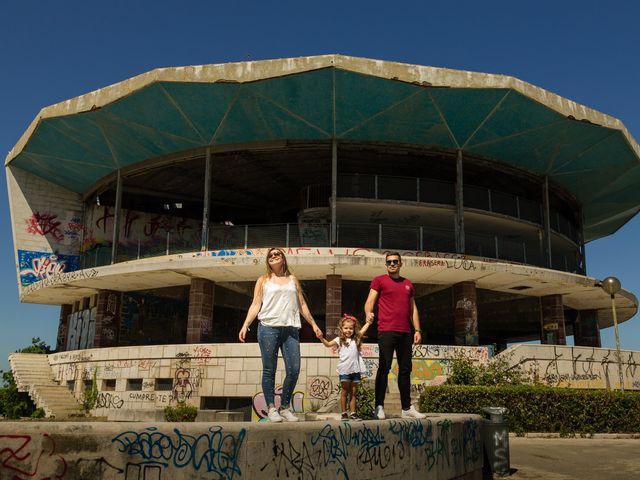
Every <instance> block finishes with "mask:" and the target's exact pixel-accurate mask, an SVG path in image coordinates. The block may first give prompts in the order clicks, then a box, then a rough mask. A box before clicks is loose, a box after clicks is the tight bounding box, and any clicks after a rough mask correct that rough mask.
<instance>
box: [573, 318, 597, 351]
mask: <svg viewBox="0 0 640 480" xmlns="http://www.w3.org/2000/svg"><path fill="white" fill-rule="evenodd" d="M573 340H574V343H575V345H576V347H597V348H600V347H601V346H602V344H601V343H600V328H598V311H597V310H580V311H579V312H578V316H577V318H576V321H575V323H574V324H573Z"/></svg>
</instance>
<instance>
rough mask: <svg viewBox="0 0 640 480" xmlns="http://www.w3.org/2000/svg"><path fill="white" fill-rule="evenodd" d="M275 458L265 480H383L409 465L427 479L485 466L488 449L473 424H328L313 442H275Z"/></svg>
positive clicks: (267, 465) (263, 468)
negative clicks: (360, 478) (331, 478)
mask: <svg viewBox="0 0 640 480" xmlns="http://www.w3.org/2000/svg"><path fill="white" fill-rule="evenodd" d="M271 452H272V455H271V458H269V459H268V461H267V462H266V463H264V464H263V465H262V466H261V467H260V471H261V472H262V473H263V474H264V476H265V477H275V478H281V477H297V478H317V477H319V476H320V472H325V471H330V472H331V474H333V475H335V476H337V477H338V478H346V479H348V478H351V476H352V475H353V476H356V473H357V472H367V475H368V476H370V477H371V478H374V477H375V478H381V477H386V476H397V475H400V474H406V472H407V470H406V468H407V462H408V461H409V460H410V461H411V464H412V469H415V470H417V471H419V472H421V474H422V475H426V474H428V473H429V472H432V474H433V473H435V472H436V471H442V470H444V469H446V468H454V469H455V470H456V471H464V470H466V469H470V468H473V467H472V466H474V465H478V463H480V462H481V457H482V443H481V441H480V437H479V426H478V423H477V422H476V421H474V420H472V419H469V420H467V421H465V422H464V423H463V425H462V428H458V429H454V428H453V424H452V422H451V421H449V420H441V421H438V422H435V423H434V422H432V421H431V420H424V421H418V420H390V421H389V426H388V428H385V427H383V426H382V425H381V424H379V423H366V422H365V423H360V424H358V425H357V426H353V424H351V423H347V422H342V423H339V424H336V423H326V424H325V425H324V426H322V427H319V430H318V432H317V433H314V434H312V435H311V438H310V439H303V440H293V439H291V438H287V439H283V438H278V439H275V438H274V440H273V446H272V448H271Z"/></svg>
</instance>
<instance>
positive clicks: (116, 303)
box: [93, 290, 122, 348]
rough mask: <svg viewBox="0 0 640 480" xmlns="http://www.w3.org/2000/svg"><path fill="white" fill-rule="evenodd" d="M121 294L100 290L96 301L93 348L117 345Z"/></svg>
mask: <svg viewBox="0 0 640 480" xmlns="http://www.w3.org/2000/svg"><path fill="white" fill-rule="evenodd" d="M121 304H122V294H121V293H120V292H115V291H113V290H100V291H99V292H98V298H97V302H96V307H97V310H96V324H95V335H94V337H93V346H94V348H104V347H117V346H118V340H119V339H120V305H121Z"/></svg>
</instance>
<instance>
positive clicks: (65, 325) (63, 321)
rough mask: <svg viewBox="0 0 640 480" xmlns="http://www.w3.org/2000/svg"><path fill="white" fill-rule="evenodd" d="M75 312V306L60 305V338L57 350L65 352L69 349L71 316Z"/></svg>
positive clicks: (58, 338) (57, 341) (57, 342)
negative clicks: (68, 337)
mask: <svg viewBox="0 0 640 480" xmlns="http://www.w3.org/2000/svg"><path fill="white" fill-rule="evenodd" d="M72 311H73V305H70V304H65V305H60V321H59V322H58V337H57V340H56V350H57V351H58V352H64V351H65V350H66V349H67V335H68V333H69V315H71V312H72Z"/></svg>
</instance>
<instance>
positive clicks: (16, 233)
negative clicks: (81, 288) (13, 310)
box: [6, 167, 82, 289]
mask: <svg viewBox="0 0 640 480" xmlns="http://www.w3.org/2000/svg"><path fill="white" fill-rule="evenodd" d="M6 173H7V188H8V190H9V202H10V207H11V208H10V210H11V226H12V228H11V230H12V232H13V244H14V247H15V254H16V265H17V266H18V271H17V274H18V285H19V286H20V288H21V289H22V288H23V287H26V286H28V285H31V284H32V283H34V282H37V281H39V280H43V279H45V278H49V277H52V276H54V275H57V274H61V273H64V272H70V271H73V270H77V269H78V268H80V264H79V256H78V255H79V254H80V247H81V242H82V201H81V199H80V195H78V194H77V193H74V192H71V191H69V190H65V189H64V188H62V187H60V186H58V185H54V184H53V183H50V182H48V181H46V180H45V179H44V178H41V177H37V176H35V175H33V174H31V173H29V172H26V171H24V170H21V169H19V168H13V167H9V168H7V169H6Z"/></svg>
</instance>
